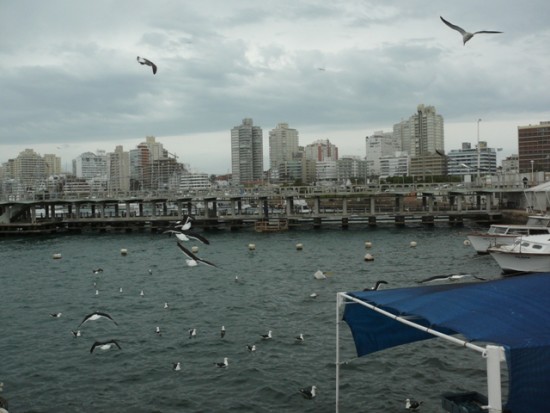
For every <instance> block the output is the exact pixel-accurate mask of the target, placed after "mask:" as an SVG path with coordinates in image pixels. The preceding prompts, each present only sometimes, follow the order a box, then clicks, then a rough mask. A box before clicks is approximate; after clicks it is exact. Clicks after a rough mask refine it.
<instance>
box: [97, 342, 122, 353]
mask: <svg viewBox="0 0 550 413" xmlns="http://www.w3.org/2000/svg"><path fill="white" fill-rule="evenodd" d="M113 346H117V347H118V349H119V350H122V348H121V347H120V345H119V344H118V341H116V340H109V341H96V342H95V343H94V344H93V345H92V348H91V349H90V353H93V352H94V350H95V349H96V347H99V349H100V350H109V349H110V348H111V347H113Z"/></svg>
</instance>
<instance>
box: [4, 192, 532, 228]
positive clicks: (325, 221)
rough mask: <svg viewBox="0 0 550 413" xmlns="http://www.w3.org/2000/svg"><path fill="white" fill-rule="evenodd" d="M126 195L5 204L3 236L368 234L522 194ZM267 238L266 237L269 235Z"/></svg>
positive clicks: (488, 216)
mask: <svg viewBox="0 0 550 413" xmlns="http://www.w3.org/2000/svg"><path fill="white" fill-rule="evenodd" d="M139 195H140V194H123V195H118V196H116V197H115V196H112V195H111V196H105V197H98V196H91V197H90V196H78V194H76V195H73V196H64V197H53V198H49V199H29V200H5V201H2V202H0V236H10V235H33V234H55V233H67V232H68V233H79V232H86V231H97V232H133V231H147V232H160V231H164V230H166V229H167V228H169V227H170V226H171V225H172V224H173V223H174V222H176V221H178V220H180V219H182V218H183V217H184V216H186V215H191V216H193V217H194V224H193V225H194V226H195V227H198V228H203V229H206V230H208V229H227V230H232V231H234V230H239V229H243V228H252V229H254V228H256V229H258V228H270V227H271V228H274V227H273V225H271V226H270V225H269V223H272V224H273V223H274V222H275V221H279V222H284V223H285V225H284V226H282V227H281V228H280V229H281V230H286V229H292V228H300V227H301V228H303V227H313V228H321V227H325V226H329V225H332V226H335V225H336V226H339V227H341V228H344V229H345V228H349V227H350V226H357V225H361V226H364V227H365V228H368V227H373V226H377V225H383V224H391V225H396V226H404V225H408V224H411V223H414V224H418V223H420V224H423V225H435V224H436V223H441V222H445V223H448V224H449V225H462V224H463V223H464V221H465V220H473V221H477V222H485V223H492V222H498V221H500V220H501V219H502V213H501V210H502V209H504V208H506V207H509V206H510V204H512V205H513V206H517V207H520V206H521V203H522V198H523V196H522V195H523V192H522V191H521V190H517V189H513V190H508V191H502V190H500V191H499V190H496V189H488V188H480V189H462V188H423V189H422V191H419V190H418V188H405V187H403V188H390V189H389V190H388V189H386V190H384V191H381V190H380V189H379V188H376V189H365V188H359V189H357V188H353V189H347V190H345V191H342V190H333V191H327V190H324V191H319V190H318V188H308V189H307V190H304V189H302V188H300V189H298V190H297V189H296V188H292V190H290V191H289V190H282V189H281V188H277V189H275V190H273V189H269V188H256V189H255V190H252V191H249V192H245V193H243V192H242V191H241V192H239V193H231V192H229V191H224V192H222V191H217V192H212V191H209V192H204V193H195V194H183V195H182V194H171V193H165V194H141V196H139ZM298 200H300V203H301V204H302V205H303V204H304V203H307V205H308V208H307V209H306V210H304V208H298V207H297V205H296V204H297V203H298ZM266 232H267V231H266Z"/></svg>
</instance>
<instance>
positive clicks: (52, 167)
mask: <svg viewBox="0 0 550 413" xmlns="http://www.w3.org/2000/svg"><path fill="white" fill-rule="evenodd" d="M44 162H45V164H46V176H51V175H59V174H61V158H60V157H59V156H56V155H55V154H52V153H47V154H45V155H44Z"/></svg>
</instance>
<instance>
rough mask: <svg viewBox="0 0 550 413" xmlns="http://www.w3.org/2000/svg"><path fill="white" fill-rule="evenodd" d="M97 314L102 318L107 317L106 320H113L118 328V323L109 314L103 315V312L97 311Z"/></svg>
mask: <svg viewBox="0 0 550 413" xmlns="http://www.w3.org/2000/svg"><path fill="white" fill-rule="evenodd" d="M95 314H97V315H100V316H102V317H105V318H108V319H109V320H111V321H112V322H113V323H115V325H117V326H118V324H117V322H116V321H115V320H113V317H111V316H110V315H109V314H107V313H102V312H100V311H96V313H95Z"/></svg>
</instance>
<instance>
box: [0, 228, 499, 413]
mask: <svg viewBox="0 0 550 413" xmlns="http://www.w3.org/2000/svg"><path fill="white" fill-rule="evenodd" d="M465 231H466V230H465V229H456V228H448V227H446V226H442V227H435V228H422V227H406V228H394V227H388V228H376V229H363V230H359V229H350V230H341V229H322V230H304V231H290V232H287V233H280V234H269V235H268V234H256V233H253V232H246V231H243V232H229V231H226V232H223V231H222V232H212V233H208V234H207V236H208V237H209V239H210V241H211V245H210V246H204V245H200V246H199V248H200V251H199V255H200V256H202V257H203V258H206V259H208V260H209V261H212V262H214V263H216V264H218V265H219V268H218V269H216V268H210V267H206V266H199V267H195V268H189V267H187V266H186V265H185V261H184V256H183V255H182V254H181V253H180V252H179V250H178V249H177V247H176V245H175V239H174V238H171V237H168V236H166V235H159V234H113V235H109V234H92V235H71V236H60V237H48V238H35V239H17V240H16V239H3V240H0V264H1V268H0V288H1V290H2V304H1V306H0V307H1V309H0V326H1V328H2V330H1V335H0V352H1V360H0V381H1V382H4V392H3V396H4V397H6V398H7V399H8V400H9V402H10V411H11V412H134V413H135V412H231V411H234V412H333V411H334V407H335V406H334V404H335V366H334V361H335V318H336V316H335V314H336V311H335V298H336V297H335V295H336V292H338V291H355V290H360V289H363V288H364V287H366V286H370V285H372V284H373V283H374V281H376V280H377V279H385V280H387V281H388V282H389V283H390V284H389V286H388V287H402V286H413V285H416V282H415V281H417V280H419V279H422V278H425V277H427V276H431V275H436V274H446V273H452V272H470V273H473V274H477V275H481V276H484V277H488V278H498V277H500V275H499V273H500V271H499V268H498V267H497V266H496V264H495V263H494V262H493V261H492V259H491V258H490V257H488V256H487V257H478V256H477V255H476V254H475V252H474V250H473V249H472V248H471V247H467V246H464V245H463V241H464V239H465V234H464V233H465ZM367 240H368V241H371V242H372V243H373V247H372V248H371V249H370V250H369V251H366V249H365V241H367ZM410 241H416V242H417V247H416V248H410V247H409V243H410ZM249 243H254V244H255V245H256V250H255V251H254V252H250V251H249V250H248V247H247V246H248V244H249ZM297 243H302V244H303V245H304V249H303V250H302V251H297V250H296V247H295V246H296V244H297ZM187 245H189V246H191V245H194V244H187ZM122 248H126V249H127V250H128V255H127V256H122V255H121V254H120V250H121V249H122ZM366 252H369V253H371V254H372V255H373V256H374V261H372V262H365V261H364V259H363V258H364V256H365V254H366ZM55 253H61V254H62V256H63V258H62V259H59V260H54V259H52V255H53V254H55ZM98 267H101V268H103V269H104V272H103V273H102V274H100V275H98V276H95V275H93V274H92V270H93V269H94V268H98ZM149 268H150V269H152V274H149V272H148V269H149ZM317 269H322V270H323V271H328V272H330V273H332V275H331V276H330V277H329V278H328V279H326V280H314V279H313V273H314V272H315V271H316V270H317ZM236 276H238V277H239V282H236V281H235V277H236ZM94 282H95V283H96V286H94ZM120 288H122V293H120V292H119V289H120ZM96 289H97V290H98V293H99V294H97V295H96ZM142 290H143V292H144V296H140V292H141V291H142ZM312 292H316V293H317V294H318V298H317V299H311V298H310V297H309V295H310V294H311V293H312ZM165 302H167V303H168V304H169V309H164V303H165ZM95 310H101V311H106V312H108V313H109V314H111V315H112V316H113V318H114V319H115V320H116V321H117V322H118V326H116V325H114V324H113V323H111V322H110V321H108V320H106V319H101V320H98V321H93V322H92V321H91V322H88V323H86V324H84V325H83V326H82V327H81V331H82V336H81V337H79V338H73V336H72V334H71V330H73V329H75V328H76V327H77V326H78V324H79V323H80V322H81V321H82V319H83V317H84V315H86V314H88V313H90V312H92V311H95ZM53 312H61V313H62V316H61V317H60V318H52V317H50V315H49V314H50V313H53ZM222 325H224V326H225V328H226V330H227V334H226V336H225V338H223V339H221V338H220V328H221V326H222ZM156 326H159V327H160V328H161V331H162V336H160V337H159V336H157V335H156V334H155V327H156ZM341 327H342V328H341V332H342V336H341V344H342V350H341V357H342V359H349V360H351V362H350V363H349V364H345V365H343V366H342V369H341V403H340V411H341V412H352V411H353V412H356V411H369V412H390V411H403V410H404V399H405V398H407V397H414V398H416V399H419V400H423V401H424V404H423V406H422V412H425V413H427V412H441V411H442V409H441V407H440V406H441V402H440V397H439V396H440V394H441V393H442V392H446V391H468V390H481V391H482V392H485V366H484V361H483V359H481V357H480V356H479V355H477V353H473V352H471V351H468V350H463V349H457V348H455V347H452V346H451V345H449V344H446V343H444V342H442V341H438V340H429V341H428V342H422V343H417V344H413V345H409V346H404V347H400V348H396V349H391V350H387V351H384V352H381V353H378V354H374V355H371V356H368V357H363V358H361V359H353V358H354V356H355V354H354V346H353V343H352V340H351V335H350V333H349V329H348V327H347V325H346V324H342V325H341ZM190 328H196V329H197V337H196V338H195V339H189V338H188V330H189V329H190ZM268 330H272V331H273V339H272V340H270V341H262V340H261V337H260V335H261V334H264V333H266V332H267V331H268ZM299 333H303V334H304V336H305V342H304V343H302V344H296V343H295V340H294V337H295V336H297V335H298V334H299ZM111 338H114V339H117V340H119V343H120V345H121V347H122V350H120V351H117V350H110V351H100V350H96V351H95V352H94V353H93V354H90V351H89V350H90V348H91V345H92V344H93V343H94V341H95V340H104V339H111ZM254 343H256V345H257V351H256V352H255V353H249V352H248V351H247V349H246V345H247V344H254ZM223 357H228V358H229V367H228V368H226V369H220V368H217V367H216V366H215V365H214V363H216V362H220V361H222V359H223ZM177 361H179V362H181V365H182V369H181V371H179V372H176V371H173V370H172V363H173V362H177ZM312 384H315V385H317V387H318V388H319V394H318V397H317V398H316V399H314V400H305V399H303V398H302V397H301V396H300V395H299V394H298V389H299V388H300V387H305V386H310V385H312Z"/></svg>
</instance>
